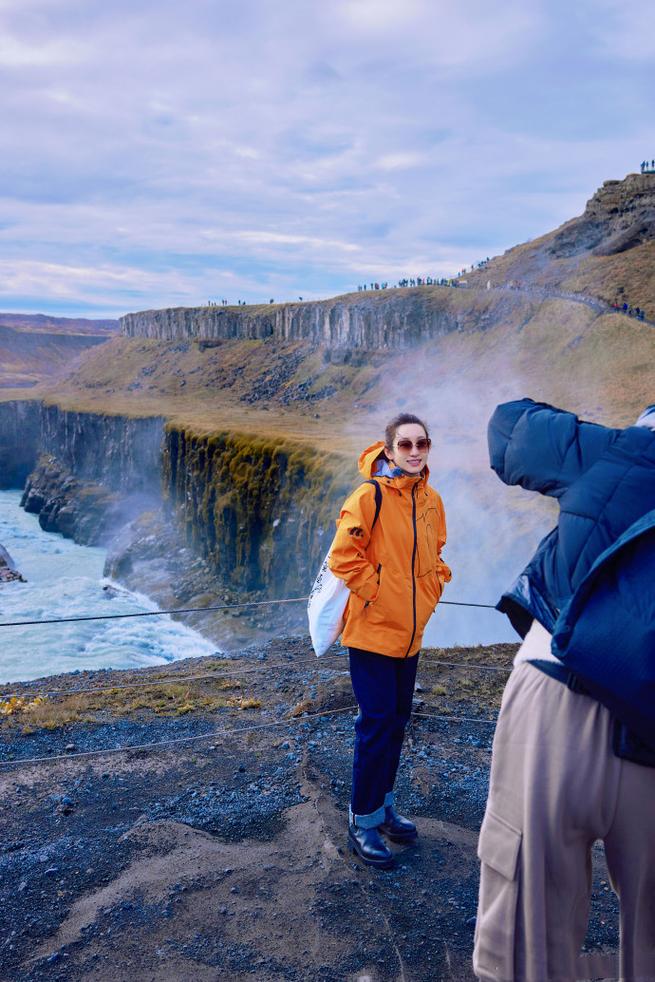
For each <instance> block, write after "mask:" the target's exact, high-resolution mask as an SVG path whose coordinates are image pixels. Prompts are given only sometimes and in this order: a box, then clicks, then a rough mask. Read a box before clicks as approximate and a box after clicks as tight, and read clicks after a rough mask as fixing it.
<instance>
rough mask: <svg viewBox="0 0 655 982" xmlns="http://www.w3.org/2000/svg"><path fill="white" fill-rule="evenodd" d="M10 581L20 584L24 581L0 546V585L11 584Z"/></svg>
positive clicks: (5, 551)
mask: <svg viewBox="0 0 655 982" xmlns="http://www.w3.org/2000/svg"><path fill="white" fill-rule="evenodd" d="M12 580H19V581H20V582H21V583H24V582H25V579H24V577H23V576H21V574H20V573H19V572H18V570H17V569H16V566H15V563H14V561H13V559H12V558H11V556H10V555H9V553H8V552H7V550H6V549H5V548H4V546H2V545H0V583H11V581H12Z"/></svg>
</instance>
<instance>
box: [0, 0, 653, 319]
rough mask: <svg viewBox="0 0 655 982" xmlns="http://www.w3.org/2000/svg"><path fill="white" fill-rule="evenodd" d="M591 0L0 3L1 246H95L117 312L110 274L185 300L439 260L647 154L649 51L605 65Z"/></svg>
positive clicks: (32, 257)
mask: <svg viewBox="0 0 655 982" xmlns="http://www.w3.org/2000/svg"><path fill="white" fill-rule="evenodd" d="M600 9H601V10H602V14H601V16H599V17H598V18H596V19H595V21H594V22H593V23H591V21H590V19H589V18H585V17H577V18H576V17H575V16H574V15H573V14H571V16H570V17H568V19H567V17H565V16H564V15H565V13H566V11H567V10H568V8H565V6H564V4H563V2H561V0H557V2H556V3H554V4H546V3H545V0H539V2H537V0H535V2H532V3H529V4H524V3H518V0H508V2H507V3H504V4H502V5H501V4H500V3H499V2H495V3H494V2H491V3H483V2H481V0H472V2H471V3H470V4H468V5H467V6H466V7H457V6H453V5H450V4H445V3H443V2H441V3H440V2H436V3H432V2H430V3H428V2H427V0H411V2H409V3H407V4H405V5H402V6H399V5H398V4H396V3H391V2H387V0H375V2H373V0H335V3H333V4H329V5H326V4H321V3H318V0H309V2H307V3H304V4H299V3H297V2H292V0H276V2H273V0H221V2H219V3H216V2H210V0H193V2H191V3H190V4H189V5H187V6H186V7H185V8H184V9H182V8H181V7H180V6H179V4H176V3H173V2H172V0H158V2H155V0H143V2H142V3H140V4H138V5H137V6H135V5H134V4H131V3H128V2H127V0H116V2H115V3H113V4H110V5H108V4H101V3H100V2H99V0H89V2H87V3H85V4H80V3H79V2H77V0H57V2H55V0H27V2H25V3H15V2H7V0H4V2H2V0H0V32H1V34H0V36H2V37H3V38H4V39H5V40H4V42H2V44H3V45H4V47H3V46H2V45H0V53H1V52H2V51H4V52H5V62H4V63H3V61H2V58H0V85H1V90H0V91H1V95H0V99H1V102H2V111H3V127H2V129H1V130H0V169H1V171H2V182H1V184H0V189H1V191H2V194H3V196H4V197H3V198H2V200H1V201H0V207H1V208H2V228H0V260H1V261H2V262H4V263H7V264H9V265H8V267H4V268H11V266H12V264H16V266H17V268H18V266H19V265H20V264H23V263H29V262H32V263H36V264H42V266H43V267H47V266H49V265H52V264H54V265H61V266H62V267H65V268H70V269H73V270H74V269H79V268H82V267H84V266H85V265H88V269H89V270H91V271H96V275H99V276H100V279H99V281H98V285H99V289H98V296H103V297H107V298H108V302H109V300H110V302H111V309H112V310H115V309H117V308H119V307H120V304H121V303H124V304H125V306H126V308H127V307H129V308H132V307H133V304H134V300H135V296H134V292H130V290H129V289H128V285H127V283H126V282H124V281H122V280H121V279H120V278H117V279H114V280H111V278H108V277H107V276H104V277H103V275H102V273H101V271H102V270H107V269H128V270H134V271H141V272H142V273H143V274H144V276H143V277H141V278H140V279H138V283H139V286H138V296H139V297H140V298H141V299H142V301H143V303H144V304H145V305H147V306H161V305H164V304H165V302H167V300H166V298H168V297H169V296H170V292H169V291H167V290H166V289H165V288H162V281H161V280H160V279H159V276H160V273H161V271H164V270H165V271H167V275H169V276H172V275H173V274H174V275H175V277H176V279H175V282H176V287H175V290H174V291H173V292H174V293H175V295H176V296H177V295H178V294H179V295H180V296H181V297H182V296H183V297H184V302H186V303H188V304H193V303H195V302H201V301H202V300H204V298H205V295H206V293H207V291H208V289H209V288H210V287H211V294H210V295H216V293H218V294H224V293H225V292H226V291H232V292H230V297H231V298H232V299H235V298H236V297H235V293H234V290H235V289H236V288H235V285H234V284H235V282H238V283H239V290H240V294H239V295H240V297H241V299H253V300H259V299H261V296H262V294H268V295H269V296H271V295H275V296H276V298H277V299H284V297H285V296H289V297H295V296H297V295H298V294H302V295H303V296H311V295H330V293H334V292H343V291H344V290H346V289H349V288H352V287H354V286H356V284H357V283H358V282H360V281H364V280H368V279H370V278H371V277H376V278H380V277H382V278H384V279H388V280H390V281H393V280H394V278H395V277H397V276H402V275H411V274H412V273H417V274H419V275H420V274H421V273H432V274H434V275H447V274H451V273H452V272H454V271H455V270H457V269H459V268H461V267H462V266H464V265H468V264H470V263H471V262H474V261H475V260H476V259H478V258H481V257H482V256H486V255H491V254H493V253H494V252H496V251H503V250H504V249H505V248H507V247H509V246H511V245H513V244H515V243H516V242H517V241H523V240H525V239H526V238H529V237H534V236H535V235H538V234H541V233H542V232H544V231H546V230H548V229H549V228H552V227H554V226H555V225H557V224H558V223H560V222H561V221H563V220H565V219H566V218H569V217H571V215H572V214H575V213H576V212H577V213H579V212H580V211H581V210H582V208H583V207H584V202H585V200H586V198H588V197H589V196H590V194H591V193H593V191H594V189H595V187H597V186H598V185H599V184H600V183H602V181H603V180H605V179H606V178H607V177H620V176H622V175H623V173H625V171H626V170H631V169H635V168H637V167H638V164H639V161H640V160H641V159H642V158H643V156H644V155H645V154H646V153H650V151H649V150H648V149H647V147H646V146H645V144H646V143H647V142H648V130H647V128H646V122H645V121H647V119H648V115H647V113H648V112H649V109H648V107H647V105H646V102H647V97H646V95H645V93H647V92H648V91H649V87H648V84H647V80H648V70H647V67H646V66H641V67H640V63H637V67H634V66H631V67H630V70H629V71H628V70H626V71H625V72H624V73H621V71H620V70H617V68H616V65H615V59H614V58H613V56H611V54H610V52H609V51H606V50H605V47H604V45H605V41H604V38H605V37H607V36H609V33H610V32H611V29H612V28H613V27H614V26H615V25H616V24H617V23H618V20H617V18H618V17H619V14H618V13H617V8H616V7H615V6H614V5H613V4H611V3H610V2H609V0H603V3H602V5H601V8H600ZM567 16H568V15H567ZM565 28H566V30H565ZM622 36H623V35H622V34H621V37H622ZM563 46H564V47H566V46H570V48H571V49H574V50H575V57H571V58H570V59H568V60H565V61H563V60H562V59H563V57H564V56H563V54H562V50H563ZM39 59H40V60H39ZM619 133H620V134H621V139H617V134H619ZM21 268H22V269H23V270H24V269H26V268H27V267H24V266H21ZM148 273H152V278H151V279H148V276H147V275H145V274H148ZM230 273H232V274H234V276H235V277H236V281H235V279H234V278H231V277H230V275H229V274H230ZM71 276H72V279H71V283H75V284H78V286H77V287H76V289H77V290H78V292H77V293H76V292H75V290H71V292H70V294H69V296H70V303H71V312H72V313H73V312H77V313H79V312H83V310H84V307H85V305H86V304H87V303H88V302H89V301H88V297H87V293H85V292H84V290H83V289H82V286H81V282H82V281H81V279H80V278H79V277H77V276H75V275H73V274H71ZM10 282H14V280H13V279H11V278H10ZM32 282H33V289H35V290H36V289H37V288H38V283H37V281H36V280H33V281H32ZM39 282H41V283H42V286H43V293H42V294H41V295H40V299H39V295H38V294H31V295H30V304H33V303H34V302H36V300H38V301H39V302H40V303H41V304H42V306H43V308H44V309H47V307H48V303H49V302H50V300H52V301H53V302H54V301H55V300H57V298H60V297H61V289H60V288H57V291H58V292H53V291H54V290H55V283H56V280H55V279H53V278H43V279H42V280H41V281H39ZM112 282H113V284H114V285H113V287H112V286H110V283H112ZM159 291H161V292H159ZM271 291H273V292H271ZM4 296H5V297H6V298H7V299H6V301H5V306H7V305H10V302H11V294H8V293H7V292H5V294H4ZM35 298H36V300H35ZM15 302H16V304H17V305H19V306H20V305H21V304H23V303H25V302H26V301H25V300H24V296H23V294H20V293H16V294H15ZM76 304H77V307H75V305H76ZM73 308H75V309H73Z"/></svg>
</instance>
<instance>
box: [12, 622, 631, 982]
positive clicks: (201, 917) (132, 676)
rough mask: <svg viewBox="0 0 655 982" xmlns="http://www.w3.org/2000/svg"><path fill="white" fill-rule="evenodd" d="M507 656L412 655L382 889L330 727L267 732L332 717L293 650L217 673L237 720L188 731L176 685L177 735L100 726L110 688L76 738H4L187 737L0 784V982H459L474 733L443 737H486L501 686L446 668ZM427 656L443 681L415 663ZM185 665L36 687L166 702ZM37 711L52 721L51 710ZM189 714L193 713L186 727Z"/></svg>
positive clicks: (603, 910)
mask: <svg viewBox="0 0 655 982" xmlns="http://www.w3.org/2000/svg"><path fill="white" fill-rule="evenodd" d="M513 650H514V649H513V646H511V645H496V646H491V647H487V648H477V649H450V650H449V651H448V653H447V655H448V657H447V659H446V658H445V657H444V653H443V652H441V653H439V652H429V653H428V654H427V655H426V656H424V658H423V662H422V666H421V668H420V670H419V690H420V691H418V692H417V697H416V698H417V704H416V709H417V710H418V711H420V712H422V713H426V714H427V716H421V717H419V716H416V717H415V718H414V719H413V720H412V722H411V724H410V727H409V729H408V735H407V744H406V751H405V755H404V759H403V763H402V766H401V769H400V772H399V778H398V784H397V789H398V796H399V801H400V804H401V806H402V808H403V810H405V811H406V812H407V813H408V814H410V815H412V816H413V817H415V818H416V820H417V823H418V825H419V829H420V838H419V840H418V843H417V844H415V845H411V846H405V847H401V846H394V847H393V848H394V851H395V853H396V858H397V862H396V866H395V868H394V869H393V870H391V871H389V872H386V873H381V872H379V871H374V870H370V869H367V868H365V867H363V866H362V865H361V864H360V863H359V861H357V860H355V859H354V857H353V856H352V855H351V854H350V853H349V852H348V851H347V849H346V814H347V802H348V791H349V781H350V766H351V754H352V723H353V716H352V712H350V711H347V712H345V713H344V712H340V713H335V714H334V715H330V716H322V717H317V718H308V717H307V716H302V715H298V716H296V717H294V718H293V720H292V721H291V722H284V723H282V724H281V725H277V724H280V721H281V720H284V719H287V718H288V716H289V714H290V712H291V711H294V709H295V711H296V712H297V713H299V714H301V713H302V712H303V711H304V712H305V713H316V712H321V711H331V710H343V709H344V707H348V706H349V705H350V704H351V703H352V693H351V692H350V689H349V681H348V677H347V674H345V673H344V667H345V663H344V661H343V659H342V658H341V659H339V658H328V659H327V660H325V661H323V662H320V663H318V662H316V663H312V662H311V661H310V662H308V655H309V649H308V646H307V643H306V642H305V641H302V640H298V639H286V640H282V641H276V642H273V643H271V644H269V645H267V646H265V647H263V648H252V649H249V650H248V651H246V652H243V653H242V655H241V656H240V657H239V659H236V660H234V661H233V662H232V663H230V666H229V671H230V673H232V674H234V673H237V674H238V673H239V672H241V673H242V682H241V689H240V691H241V694H242V697H243V699H244V700H250V701H252V702H253V703H259V704H260V705H259V708H256V707H253V708H252V709H249V710H240V709H239V708H237V706H236V705H223V706H221V707H220V708H214V709H212V711H208V710H207V708H206V707H207V704H206V703H205V708H203V707H202V706H201V702H202V700H201V699H200V694H202V695H203V696H209V695H210V694H211V692H212V691H213V690H214V689H215V688H216V686H217V685H218V683H217V682H216V681H211V680H210V681H206V682H198V683H194V686H197V687H200V686H204V688H203V689H202V693H201V692H200V689H199V688H189V690H188V692H186V694H185V698H186V704H185V707H186V708H185V711H184V713H183V714H182V715H177V716H175V715H173V716H161V715H158V714H157V712H155V711H154V710H153V709H152V708H142V709H131V710H130V712H129V714H127V715H121V713H120V712H119V709H120V707H119V703H118V701H119V699H120V698H121V697H122V696H121V692H124V691H125V690H121V691H120V692H119V690H113V691H114V693H115V696H114V698H115V699H116V704H115V707H114V709H113V710H108V709H107V707H106V705H105V704H104V703H103V706H102V708H101V709H100V710H98V709H97V708H96V709H95V710H94V713H95V718H94V720H93V721H84V719H82V720H81V721H78V722H72V723H68V724H66V725H65V726H64V727H57V728H54V729H44V728H40V729H35V731H34V732H33V733H31V734H23V733H22V732H21V729H22V725H23V724H24V722H25V720H26V719H27V718H28V717H27V715H24V716H23V717H20V718H19V717H18V716H17V717H9V718H8V719H6V720H4V722H3V723H2V726H1V727H0V761H3V760H4V761H7V760H9V759H11V758H12V757H13V758H14V759H15V758H19V757H33V756H44V755H50V754H64V755H66V754H67V753H74V752H78V753H79V752H83V751H86V750H96V749H99V748H105V747H108V746H118V745H121V746H123V745H127V744H141V743H144V742H147V741H155V742H158V741H163V740H167V739H176V738H179V737H201V739H199V740H197V741H195V742H191V741H190V742H186V743H179V744H175V745H171V746H168V747H161V748H158V749H156V750H154V751H131V752H130V751H126V752H125V753H120V754H114V755H111V756H102V755H101V756H91V757H77V758H74V757H72V758H71V759H64V760H62V761H58V762H54V763H39V764H31V765H30V764H23V765H20V766H10V767H6V766H1V767H0V966H1V968H0V978H1V979H2V980H6V982H10V980H11V982H36V980H42V979H49V980H50V979H61V980H64V979H65V980H66V982H77V980H84V982H128V980H130V982H131V980H133V979H134V978H135V977H138V978H139V980H140V982H150V980H152V982H154V980H157V982H178V980H183V979H184V980H186V979H194V980H196V979H197V980H200V982H203V980H219V979H220V980H226V979H227V980H235V982H240V980H257V982H267V980H269V979H270V980H273V979H285V980H287V979H288V980H290V982H300V980H303V982H305V980H308V979H309V980H319V982H337V980H339V982H341V980H352V982H364V980H367V979H368V980H371V982H392V980H393V982H395V980H404V982H420V980H426V982H427V980H435V979H437V980H465V982H469V980H472V979H473V976H472V973H471V969H470V958H471V948H472V941H473V930H474V916H475V902H476V891H477V878H478V870H477V860H476V856H475V849H476V839H477V830H478V828H479V824H480V820H481V818H482V811H483V808H484V801H485V796H486V788H487V777H488V765H489V758H490V742H491V738H492V732H493V727H492V726H490V725H487V724H481V723H479V724H476V723H466V724H463V723H456V722H449V721H448V720H449V719H450V718H451V717H454V716H460V717H464V716H465V717H467V718H470V719H474V718H484V719H493V716H494V715H495V712H496V708H497V705H498V698H499V694H500V690H501V688H502V682H503V680H504V678H505V674H504V673H503V672H500V673H491V672H487V673H481V672H480V671H478V670H474V669H472V668H467V667H466V666H467V663H483V664H490V663H491V664H503V665H505V664H507V663H508V662H509V660H510V658H511V655H512V652H513ZM440 654H441V658H442V660H448V661H449V662H455V663H461V665H462V667H461V668H458V669H452V668H446V667H443V666H439V665H437V664H435V662H437V661H438V660H439V655H440ZM203 662H204V660H193V662H179V663H175V664H174V665H170V666H167V667H166V668H164V669H162V668H161V667H160V668H158V669H149V670H147V671H142V672H138V673H137V672H134V673H110V672H100V673H85V674H84V675H83V676H79V675H78V676H62V677H60V678H58V679H57V680H49V685H50V686H51V687H53V688H54V687H62V688H65V689H69V690H73V689H77V690H79V689H80V688H84V687H92V686H98V685H111V683H112V681H113V682H117V681H118V679H119V678H120V682H121V683H122V684H125V682H126V681H127V682H130V681H136V680H138V681H140V682H142V681H144V680H146V681H148V680H150V681H157V682H158V685H159V684H161V685H166V684H169V685H172V683H173V682H175V683H176V684H181V683H182V681H183V679H184V677H185V676H188V675H190V674H198V671H199V669H202V667H203ZM253 668H257V669H258V670H257V671H252V670H253ZM260 669H261V670H260ZM225 671H226V670H225V667H224V666H223V667H222V674H223V675H225ZM250 673H251V674H250ZM482 676H484V677H482ZM160 680H161V681H160ZM13 688H14V689H16V690H21V687H13ZM38 688H39V683H34V684H31V685H30V686H25V687H23V688H22V690H21V691H23V693H24V694H27V693H28V692H29V693H30V694H31V695H34V692H35V691H36V690H38ZM155 688H156V687H155ZM472 693H473V695H472ZM19 694H20V693H19ZM58 698H60V699H61V700H62V703H61V706H59V709H60V710H61V709H62V706H63V705H64V704H65V700H66V696H62V697H58ZM81 698H82V697H81V696H80V695H79V694H78V695H77V696H76V700H77V703H76V705H77V706H78V708H79V700H80V699H81ZM194 699H195V700H196V702H197V704H198V707H199V708H197V709H194V708H191V709H188V711H187V708H188V707H189V706H191V705H192V703H193V702H194ZM56 708H57V706H54V708H53V709H52V712H53V713H54V711H55V709H56ZM435 717H440V718H435ZM269 723H270V724H276V725H271V726H270V727H269V728H262V729H250V730H247V731H246V732H240V733H232V734H228V735H223V736H220V737H219V736H218V735H216V734H217V731H223V732H225V731H227V730H230V729H234V728H239V729H243V727H245V726H247V725H248V724H252V725H254V724H257V725H261V724H269ZM66 747H68V748H69V749H68V751H67V750H66ZM71 748H74V749H71ZM596 859H597V871H596V878H595V895H594V910H593V916H592V925H591V928H590V933H589V937H588V944H589V946H590V947H591V948H593V949H599V948H602V949H611V948H613V947H615V946H616V910H615V905H614V902H613V896H612V895H611V893H610V892H609V890H608V889H606V887H607V883H606V879H607V878H606V876H605V874H604V872H603V870H604V867H603V866H602V862H601V857H600V856H597V857H596Z"/></svg>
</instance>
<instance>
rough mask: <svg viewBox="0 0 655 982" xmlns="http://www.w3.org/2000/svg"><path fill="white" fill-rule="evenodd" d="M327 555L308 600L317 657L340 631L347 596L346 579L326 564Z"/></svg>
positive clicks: (308, 612)
mask: <svg viewBox="0 0 655 982" xmlns="http://www.w3.org/2000/svg"><path fill="white" fill-rule="evenodd" d="M329 558H330V553H329V552H328V554H327V556H326V557H325V559H324V560H323V564H322V566H321V568H320V570H319V571H318V576H317V577H316V580H315V581H314V586H313V587H312V589H311V593H310V594H309V601H308V603H307V616H308V618H309V633H310V635H311V639H312V647H313V649H314V651H315V652H316V654H317V655H318V656H319V658H320V656H321V655H324V654H325V652H326V651H327V650H328V648H329V647H330V646H331V645H333V644H334V642H335V641H336V640H337V638H338V637H339V635H340V634H341V632H342V631H343V623H344V617H343V615H344V613H345V610H346V604H347V603H348V597H349V596H350V590H349V589H348V587H347V586H346V584H345V582H344V581H343V580H340V579H339V577H338V576H335V575H334V573H333V572H332V570H331V569H330V567H329V566H328V559H329Z"/></svg>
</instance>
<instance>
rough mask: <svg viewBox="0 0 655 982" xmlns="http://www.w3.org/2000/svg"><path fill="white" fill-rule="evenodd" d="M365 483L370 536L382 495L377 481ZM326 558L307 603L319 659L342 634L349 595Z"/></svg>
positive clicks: (314, 646) (376, 518) (327, 557)
mask: <svg viewBox="0 0 655 982" xmlns="http://www.w3.org/2000/svg"><path fill="white" fill-rule="evenodd" d="M366 483H367V484H372V485H373V486H374V488H375V518H374V519H373V524H372V525H371V535H372V534H373V529H374V528H375V525H376V522H377V520H378V516H379V514H380V506H381V504H382V492H381V491H380V485H379V484H378V482H377V481H373V480H371V481H367V482H366ZM330 548H331V547H330ZM329 558H330V553H329V552H328V554H327V556H326V557H325V559H324V560H323V564H322V566H321V568H320V570H319V571H318V576H317V577H316V580H315V581H314V586H313V587H312V589H311V592H310V594H309V600H308V603H307V617H308V618H309V634H310V637H311V639H312V647H313V649H314V651H315V652H316V654H317V655H318V657H319V658H320V657H321V655H324V654H325V652H326V651H327V650H328V648H330V647H331V645H333V644H334V642H335V641H336V640H337V638H338V637H339V635H340V634H341V632H342V631H343V628H344V614H345V611H346V604H347V603H348V597H349V596H350V590H349V589H348V587H347V586H346V584H345V582H344V581H343V580H341V579H339V577H338V576H335V575H334V573H333V572H332V570H331V569H330V567H329V566H328V559H329Z"/></svg>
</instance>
